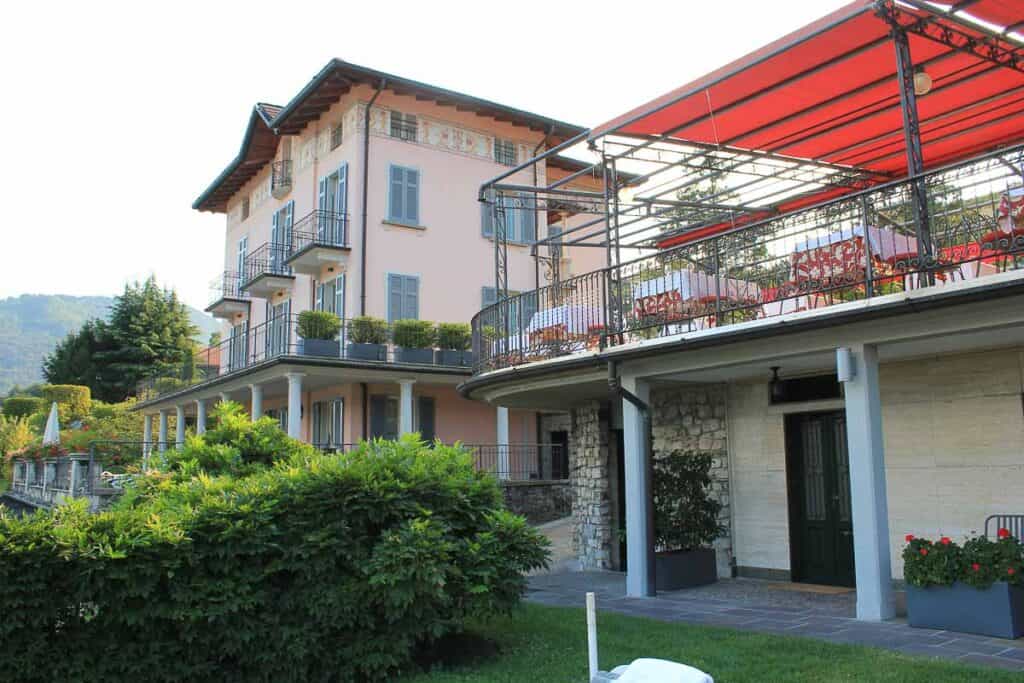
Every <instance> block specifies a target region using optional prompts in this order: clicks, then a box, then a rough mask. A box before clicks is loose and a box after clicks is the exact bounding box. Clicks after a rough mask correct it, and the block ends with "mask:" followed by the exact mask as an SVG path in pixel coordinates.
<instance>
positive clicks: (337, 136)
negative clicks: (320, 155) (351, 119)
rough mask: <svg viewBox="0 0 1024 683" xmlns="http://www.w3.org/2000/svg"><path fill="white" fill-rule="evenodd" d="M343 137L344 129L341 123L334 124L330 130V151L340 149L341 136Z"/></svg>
mask: <svg viewBox="0 0 1024 683" xmlns="http://www.w3.org/2000/svg"><path fill="white" fill-rule="evenodd" d="M343 135H344V129H343V128H342V125H341V121H338V122H337V123H336V124H334V127H333V128H331V149H338V148H339V147H341V140H342V136H343Z"/></svg>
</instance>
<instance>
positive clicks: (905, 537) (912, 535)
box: [903, 534, 914, 543]
mask: <svg viewBox="0 0 1024 683" xmlns="http://www.w3.org/2000/svg"><path fill="white" fill-rule="evenodd" d="M903 540H904V541H906V542H907V543H910V542H911V541H913V540H914V534H907V535H906V536H904V537H903Z"/></svg>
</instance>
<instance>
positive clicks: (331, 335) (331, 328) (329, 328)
mask: <svg viewBox="0 0 1024 683" xmlns="http://www.w3.org/2000/svg"><path fill="white" fill-rule="evenodd" d="M340 331H341V318H339V317H338V316H337V315H335V314H334V313H331V312H330V311H303V312H302V313H299V323H298V332H299V336H300V337H302V338H303V339H328V340H330V339H335V338H337V336H338V332H340Z"/></svg>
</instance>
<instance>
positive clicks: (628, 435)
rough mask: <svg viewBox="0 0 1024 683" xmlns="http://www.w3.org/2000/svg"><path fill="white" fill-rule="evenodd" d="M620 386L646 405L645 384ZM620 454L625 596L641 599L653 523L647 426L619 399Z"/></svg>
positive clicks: (648, 582) (649, 581)
mask: <svg viewBox="0 0 1024 683" xmlns="http://www.w3.org/2000/svg"><path fill="white" fill-rule="evenodd" d="M622 387H623V388H624V389H626V390H627V391H629V392H630V393H632V394H633V395H634V396H636V397H637V398H639V399H640V400H641V401H643V402H644V403H648V404H649V403H650V398H651V391H650V386H649V385H648V383H647V382H645V381H643V380H640V379H637V378H635V377H629V376H623V377H622ZM622 427H623V445H624V447H625V450H624V453H623V454H622V457H623V463H624V470H625V488H626V506H625V507H626V562H627V566H628V571H627V572H626V595H628V596H630V597H634V598H643V597H648V596H651V595H654V592H655V590H654V524H653V520H652V519H651V516H650V514H649V509H650V503H651V477H650V458H651V454H650V453H649V452H648V450H649V447H650V444H649V443H648V441H647V423H646V420H645V419H644V415H643V413H642V412H641V411H640V409H639V408H638V407H637V406H635V405H633V404H632V403H630V402H629V401H627V400H625V399H623V400H622Z"/></svg>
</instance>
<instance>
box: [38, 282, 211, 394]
mask: <svg viewBox="0 0 1024 683" xmlns="http://www.w3.org/2000/svg"><path fill="white" fill-rule="evenodd" d="M196 332H197V330H196V328H195V326H194V325H192V323H191V321H190V320H189V315H188V309H187V308H186V307H185V305H184V304H182V303H181V302H180V301H179V300H178V296H177V294H175V293H174V291H173V290H167V289H163V288H161V287H160V286H158V285H157V283H156V280H155V279H154V278H152V277H150V278H149V279H148V280H146V281H145V282H144V283H142V284H139V283H138V282H135V283H132V284H129V285H125V288H124V293H123V294H121V295H120V296H118V297H115V299H114V304H113V306H112V309H111V314H110V320H109V321H108V322H104V321H102V320H90V321H87V322H86V323H85V325H83V326H82V328H81V329H80V330H79V331H78V332H76V333H72V334H69V335H68V336H67V337H66V338H65V339H64V341H62V342H61V343H59V344H58V345H57V348H55V349H54V351H53V353H51V354H50V355H49V356H47V357H46V359H45V360H44V362H43V374H44V376H45V377H46V380H47V381H48V382H50V383H53V384H81V385H84V386H87V387H89V389H90V390H91V391H92V394H93V396H95V397H96V398H97V399H99V400H101V401H106V402H110V403H116V402H119V401H123V400H124V399H125V398H127V397H128V396H131V395H133V394H134V393H135V386H136V384H137V383H138V382H139V380H142V379H144V378H146V377H152V376H156V375H165V374H170V373H184V374H183V375H182V376H183V377H185V376H190V374H191V372H193V371H194V370H193V368H194V359H193V355H194V351H195V342H194V341H193V339H192V337H193V335H195V334H196Z"/></svg>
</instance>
